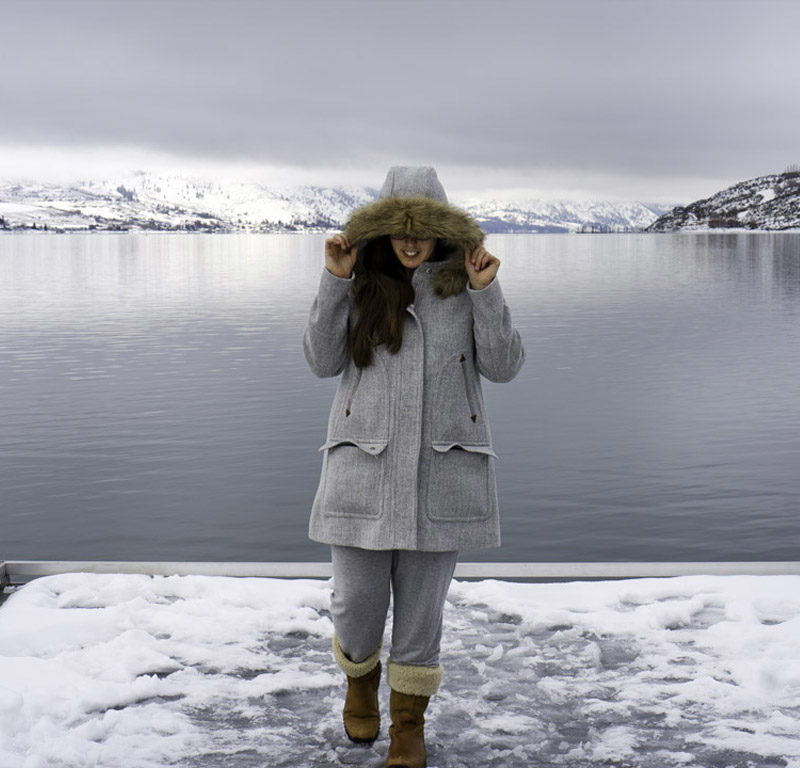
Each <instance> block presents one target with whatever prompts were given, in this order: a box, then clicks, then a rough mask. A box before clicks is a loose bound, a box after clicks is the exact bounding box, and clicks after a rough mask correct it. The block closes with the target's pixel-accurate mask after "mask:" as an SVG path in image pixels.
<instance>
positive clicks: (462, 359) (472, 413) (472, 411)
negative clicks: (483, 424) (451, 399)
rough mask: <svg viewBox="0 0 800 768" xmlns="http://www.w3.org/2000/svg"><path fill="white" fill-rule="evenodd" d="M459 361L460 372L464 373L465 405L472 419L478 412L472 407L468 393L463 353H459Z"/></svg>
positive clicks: (465, 361) (476, 416)
mask: <svg viewBox="0 0 800 768" xmlns="http://www.w3.org/2000/svg"><path fill="white" fill-rule="evenodd" d="M458 362H459V363H461V373H463V374H464V393H465V394H466V396H467V407H468V408H469V417H470V419H472V420H473V421H475V420H476V419H477V418H478V414H477V413H475V409H474V408H473V407H472V398H471V397H470V394H469V379H468V378H467V358H466V357H464V355H461V359H460V360H459V361H458Z"/></svg>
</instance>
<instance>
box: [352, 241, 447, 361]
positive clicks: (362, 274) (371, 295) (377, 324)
mask: <svg viewBox="0 0 800 768" xmlns="http://www.w3.org/2000/svg"><path fill="white" fill-rule="evenodd" d="M446 254H447V249H446V248H445V247H444V244H443V242H442V241H441V240H437V241H436V246H435V248H434V251H433V253H432V254H431V261H438V260H440V259H441V258H443V257H445V256H446ZM355 297H356V306H357V307H358V311H359V313H358V320H357V321H356V323H355V325H354V326H353V328H352V330H351V331H350V354H351V355H352V358H353V362H354V363H355V364H356V365H357V366H358V367H359V368H366V367H367V366H368V365H370V364H371V363H372V356H373V352H374V350H375V347H377V346H378V345H379V344H385V345H386V347H387V349H388V350H389V352H391V353H392V354H393V355H395V354H397V353H398V352H399V351H400V347H401V346H402V344H403V325H404V323H405V311H406V307H407V306H408V305H409V304H412V303H413V301H414V288H413V286H412V285H411V276H410V275H409V273H408V271H407V270H406V268H405V267H404V266H403V265H402V264H401V263H400V261H399V259H398V258H397V256H395V254H394V250H393V248H392V244H391V243H390V242H389V236H388V235H384V236H383V237H376V238H374V239H373V240H369V241H367V242H366V243H365V244H364V246H363V247H362V249H361V252H360V253H359V256H358V262H357V264H356V280H355Z"/></svg>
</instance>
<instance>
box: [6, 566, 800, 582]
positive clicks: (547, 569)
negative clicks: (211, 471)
mask: <svg viewBox="0 0 800 768" xmlns="http://www.w3.org/2000/svg"><path fill="white" fill-rule="evenodd" d="M60 573H109V574H112V573H134V574H145V575H148V576H189V575H195V576H236V577H252V576H255V577H273V578H281V579H308V578H310V579H327V578H330V576H331V565H330V563H306V562H290V563H281V562H272V563H236V562H216V563H215V562H141V561H125V560H121V561H97V560H7V561H0V589H2V588H3V587H6V586H18V585H21V584H25V583H26V582H28V581H31V580H33V579H36V578H39V577H40V576H53V575H56V574H60ZM695 575H708V576H733V575H751V576H766V575H800V561H776V562H772V561H750V562H685V563H684V562H670V563H660V562H649V563H475V562H472V563H470V562H463V563H459V564H458V565H457V566H456V572H455V577H456V578H457V579H504V580H520V581H542V582H548V581H590V580H591V581H596V580H607V579H637V578H663V577H669V576H695Z"/></svg>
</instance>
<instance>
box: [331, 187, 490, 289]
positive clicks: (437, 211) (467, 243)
mask: <svg viewBox="0 0 800 768" xmlns="http://www.w3.org/2000/svg"><path fill="white" fill-rule="evenodd" d="M400 232H404V233H405V234H407V235H411V236H412V237H418V238H421V239H423V238H429V237H435V238H438V239H440V240H443V241H444V245H445V248H446V249H447V250H449V251H450V252H451V253H450V257H449V259H448V261H447V265H446V266H445V267H444V269H441V270H439V271H438V272H437V275H436V280H435V286H434V287H435V290H436V293H437V295H438V296H440V297H441V298H447V297H448V296H452V295H454V294H456V293H460V292H461V291H463V290H464V288H465V287H466V285H467V271H466V269H464V251H465V249H466V248H475V247H476V246H478V245H480V244H482V243H483V240H484V238H485V236H486V235H485V234H484V232H483V230H482V229H481V228H480V226H478V223H477V222H476V221H475V220H474V219H473V218H472V217H471V216H469V214H467V213H465V212H464V211H462V210H460V209H459V208H456V207H455V206H452V205H450V204H449V203H446V202H442V201H441V200H434V199H431V198H430V197H425V196H419V195H418V196H413V197H387V198H386V199H383V200H378V201H377V202H375V203H370V204H369V205H365V206H364V207H363V208H359V209H358V210H356V211H354V212H353V213H352V215H351V216H350V219H349V221H348V222H347V225H346V226H345V230H344V233H345V235H346V236H347V238H348V239H349V240H350V242H351V243H353V244H356V243H363V242H365V241H367V240H371V239H373V238H375V237H381V236H383V235H393V234H397V233H400Z"/></svg>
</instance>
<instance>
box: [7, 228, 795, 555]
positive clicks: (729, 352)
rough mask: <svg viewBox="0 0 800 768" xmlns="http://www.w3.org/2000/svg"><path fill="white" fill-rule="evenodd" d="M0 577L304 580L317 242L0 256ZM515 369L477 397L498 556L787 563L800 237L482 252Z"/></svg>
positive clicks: (315, 416) (89, 240)
mask: <svg viewBox="0 0 800 768" xmlns="http://www.w3.org/2000/svg"><path fill="white" fill-rule="evenodd" d="M0 246H2V250H0V364H1V365H2V373H1V374H0V388H1V392H2V397H0V499H2V507H3V519H4V528H3V551H2V553H0V554H2V555H3V556H5V557H7V558H64V559H68V558H91V559H106V558H107V559H162V558H163V559H188V560H192V559H212V560H225V559H232V560H270V559H322V558H324V557H325V556H326V552H325V549H324V548H323V547H317V546H316V545H312V544H310V543H309V542H307V540H306V536H305V528H306V521H307V514H308V509H309V506H310V503H311V499H312V497H313V492H314V489H315V486H316V480H317V473H318V469H319V456H318V454H317V450H316V449H317V447H318V446H319V444H321V442H322V439H323V436H324V429H325V422H326V418H327V410H328V407H329V404H330V399H331V397H332V393H333V387H334V385H335V382H333V381H318V380H316V379H314V378H313V377H312V376H311V375H310V374H309V373H308V371H307V369H306V366H305V362H304V361H303V359H302V355H301V352H300V336H301V334H302V329H303V325H304V323H305V317H306V313H307V311H308V306H309V305H310V302H311V299H312V297H313V294H314V292H315V289H316V283H317V280H318V276H319V272H320V269H321V260H322V259H321V252H322V237H321V236H291V235H289V236H277V235H276V236H246V235H232V236H209V235H201V236H182V235H177V236H176V235H118V236H115V235H112V236H104V235H95V236H88V237H83V236H70V237H47V236H7V237H4V238H2V240H0ZM490 248H491V249H492V250H493V251H495V252H496V253H497V254H498V255H499V256H500V257H501V259H502V261H503V265H502V269H501V281H502V283H503V286H504V290H505V293H506V297H507V300H508V302H509V304H510V305H511V308H512V312H513V314H514V317H515V320H516V322H517V324H518V325H519V326H520V329H521V332H522V334H523V338H524V340H525V344H526V349H527V352H528V363H527V365H526V367H525V368H524V369H523V371H522V373H521V374H520V376H519V377H518V379H517V380H515V381H514V382H512V383H511V384H507V385H491V384H490V385H488V386H487V404H488V408H489V411H490V415H491V417H492V421H493V431H494V434H495V439H496V443H497V446H496V447H497V450H498V453H499V454H500V455H501V460H500V461H499V463H498V479H499V483H500V489H501V504H502V508H503V531H504V536H505V541H506V544H505V546H504V547H503V549H502V550H500V551H499V552H498V551H487V552H479V553H469V554H468V555H467V557H468V558H470V559H478V558H483V559H507V560H581V559H585V560H595V559H599V560H602V559H608V560H625V559H628V560H635V559H689V560H693V559H729V558H734V559H794V558H795V557H796V549H797V545H798V544H800V521H799V520H798V519H797V515H796V511H797V508H798V501H800V480H799V479H798V478H797V467H798V466H800V406H798V394H800V393H799V392H798V386H797V378H798V356H797V349H798V348H800V347H798V341H800V338H799V337H800V319H799V318H798V297H799V295H800V258H799V257H798V249H799V248H800V235H796V234H785V235H780V234H768V235H762V234H758V235H755V234H746V235H736V234H730V233H710V234H696V235H695V234H679V235H663V236H660V235H656V236H653V235H624V236H622V235H621V236H611V235H609V236H547V235H539V236H499V235H493V236H491V238H490Z"/></svg>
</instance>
